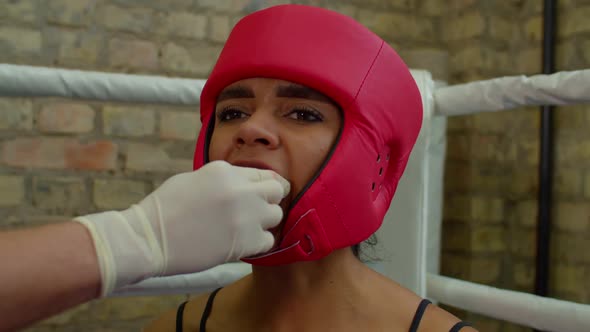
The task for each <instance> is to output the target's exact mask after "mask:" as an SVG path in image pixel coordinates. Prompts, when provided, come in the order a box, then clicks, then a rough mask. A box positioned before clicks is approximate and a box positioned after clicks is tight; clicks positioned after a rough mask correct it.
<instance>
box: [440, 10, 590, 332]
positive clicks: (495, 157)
mask: <svg viewBox="0 0 590 332" xmlns="http://www.w3.org/2000/svg"><path fill="white" fill-rule="evenodd" d="M453 3H454V4H455V5H456V7H455V8H453V7H452V6H449V8H448V9H450V10H448V11H447V12H446V13H445V14H444V15H445V17H444V20H445V21H446V22H447V24H444V28H443V29H442V34H441V37H442V40H443V41H444V42H445V43H446V45H447V50H448V51H449V81H450V82H451V83H458V82H467V81H471V80H477V79H485V78H491V77H496V76H502V75H518V74H529V75H530V74H536V73H540V72H541V69H542V67H541V55H542V53H541V47H540V45H541V40H542V33H543V32H542V10H543V8H542V1H454V2H453ZM558 3H559V7H558V11H559V17H558V27H557V30H558V35H557V48H556V53H557V58H556V63H557V70H575V69H582V68H588V67H590V56H589V53H590V42H589V41H590V38H589V37H590V21H589V20H588V19H587V17H588V15H589V11H590V1H582V0H578V1H576V0H572V1H558ZM539 115H540V114H539V111H538V108H536V107H535V108H525V109H518V110H514V111H508V112H502V113H493V114H478V115H472V116H461V117H456V118H452V119H450V120H449V129H448V157H447V163H446V170H445V172H446V173H445V199H446V202H445V207H444V208H445V217H444V234H443V236H444V240H443V247H444V249H443V256H442V272H443V274H447V275H450V276H455V277H460V278H463V279H467V280H471V281H475V282H480V283H485V284H490V285H494V286H498V287H502V288H508V289H514V290H519V291H526V292H532V291H533V289H534V277H535V272H534V271H535V266H534V264H535V262H534V257H535V250H536V243H535V226H536V218H537V190H538V181H537V174H538V170H537V168H538V164H539V163H538V158H539V127H540V116H539ZM554 115H555V178H554V204H553V224H552V230H553V233H552V241H551V272H550V290H549V293H550V296H551V297H556V298H560V299H566V300H570V301H577V302H582V303H590V292H589V290H588V287H587V285H588V282H589V281H590V255H588V254H587V253H588V252H590V251H589V250H590V242H589V241H588V239H590V195H589V189H590V188H588V181H589V180H588V178H589V177H590V172H589V167H588V166H589V165H590V144H589V141H590V132H589V131H588V129H587V128H588V125H590V108H589V107H588V106H571V107H559V108H557V109H556V111H555V113H554ZM458 313H459V314H464V313H461V312H460V311H458ZM465 317H466V318H467V319H469V320H471V321H474V322H476V323H477V325H478V327H479V328H480V331H530V329H525V328H523V327H518V326H515V325H513V324H508V323H502V322H499V321H495V320H492V319H488V318H485V317H482V316H478V315H473V314H466V315H465Z"/></svg>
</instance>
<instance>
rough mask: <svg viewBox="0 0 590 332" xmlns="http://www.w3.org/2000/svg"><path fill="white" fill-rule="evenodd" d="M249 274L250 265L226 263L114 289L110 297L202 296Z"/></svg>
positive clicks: (250, 270)
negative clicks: (195, 271) (199, 270)
mask: <svg viewBox="0 0 590 332" xmlns="http://www.w3.org/2000/svg"><path fill="white" fill-rule="evenodd" d="M250 273H252V265H250V264H246V263H227V264H223V265H218V266H216V267H214V268H212V269H209V270H206V271H203V272H200V273H192V274H182V275H177V276H171V277H160V278H151V279H147V280H144V281H142V282H139V283H137V284H133V285H129V286H126V287H123V288H120V289H116V290H115V291H114V292H113V294H111V295H110V296H111V297H120V296H144V295H165V294H167V295H170V294H202V293H206V292H210V291H213V290H215V289H217V288H219V287H224V286H227V285H229V284H231V283H233V282H235V281H237V280H238V279H240V278H242V277H244V276H246V275H248V274H250Z"/></svg>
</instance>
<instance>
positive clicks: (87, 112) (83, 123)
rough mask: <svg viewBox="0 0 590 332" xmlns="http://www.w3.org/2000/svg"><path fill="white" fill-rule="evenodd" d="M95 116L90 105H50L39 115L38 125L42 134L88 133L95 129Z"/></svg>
mask: <svg viewBox="0 0 590 332" xmlns="http://www.w3.org/2000/svg"><path fill="white" fill-rule="evenodd" d="M94 115H95V114H94V110H93V109H92V108H90V106H88V105H84V104H72V103H56V104H50V105H45V106H44V107H43V109H42V110H41V112H40V113H39V118H38V124H37V125H38V128H39V130H40V131H42V132H58V133H59V132H61V133H87V132H89V131H92V129H94Z"/></svg>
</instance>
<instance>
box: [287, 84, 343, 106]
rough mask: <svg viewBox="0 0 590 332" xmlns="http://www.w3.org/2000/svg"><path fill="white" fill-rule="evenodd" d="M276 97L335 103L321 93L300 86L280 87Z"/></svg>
mask: <svg viewBox="0 0 590 332" xmlns="http://www.w3.org/2000/svg"><path fill="white" fill-rule="evenodd" d="M276 96H277V97H281V98H301V99H310V100H317V101H323V102H326V103H333V102H332V100H331V99H330V98H328V97H326V96H324V95H323V94H321V93H320V92H318V91H316V90H314V89H312V88H308V87H306V86H303V85H299V84H289V85H279V86H278V87H277V89H276Z"/></svg>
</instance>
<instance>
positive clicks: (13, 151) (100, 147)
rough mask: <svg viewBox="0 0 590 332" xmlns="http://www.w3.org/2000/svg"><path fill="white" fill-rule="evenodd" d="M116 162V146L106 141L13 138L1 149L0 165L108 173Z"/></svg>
mask: <svg viewBox="0 0 590 332" xmlns="http://www.w3.org/2000/svg"><path fill="white" fill-rule="evenodd" d="M116 160H117V146H116V145H115V144H114V143H112V142H110V141H95V142H90V143H80V142H78V141H77V140H75V139H64V138H17V139H14V140H11V141H7V142H5V143H4V145H3V146H2V163H4V164H6V165H8V166H14V167H25V168H50V169H86V170H108V169H114V168H115V166H116Z"/></svg>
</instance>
